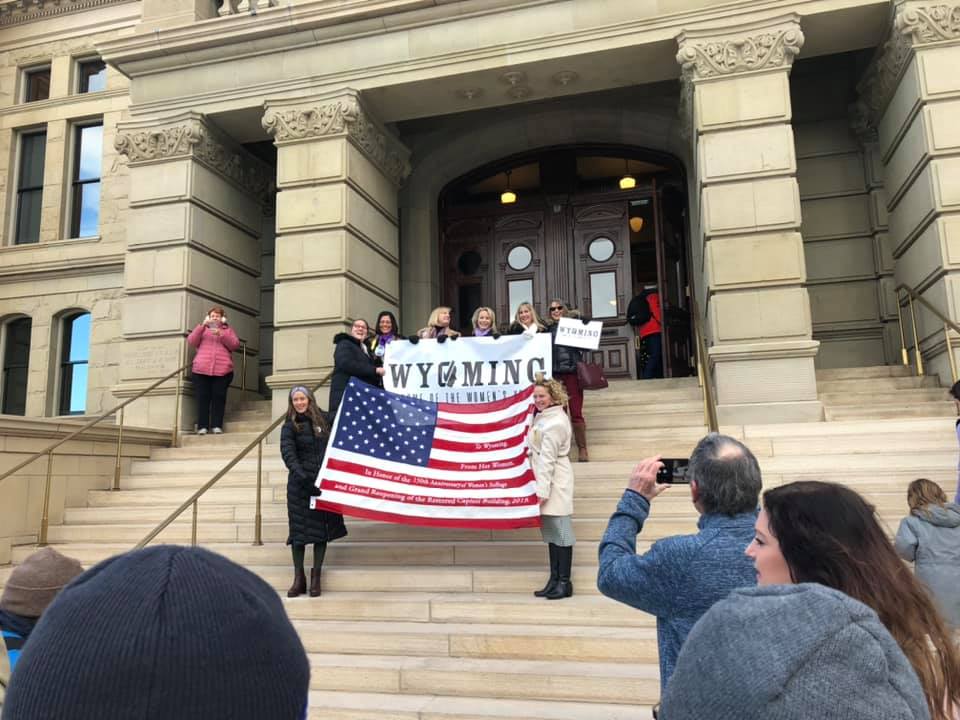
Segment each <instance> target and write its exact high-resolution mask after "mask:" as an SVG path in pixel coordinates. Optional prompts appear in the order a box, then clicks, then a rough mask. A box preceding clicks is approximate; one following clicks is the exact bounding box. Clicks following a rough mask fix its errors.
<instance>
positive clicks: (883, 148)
mask: <svg viewBox="0 0 960 720" xmlns="http://www.w3.org/2000/svg"><path fill="white" fill-rule="evenodd" d="M958 66H960V3H958V2H939V3H938V2H928V1H924V0H893V1H891V0H803V1H800V0H797V1H796V2H784V1H783V0H739V1H737V2H715V1H713V0H670V1H667V0H660V1H657V2H637V1H636V0H612V1H611V0H527V1H524V2H504V1H503V0H459V1H458V2H446V1H441V0H385V1H384V0H378V1H374V0H361V1H360V2H354V3H349V4H344V3H333V2H330V1H329V0H297V1H296V2H286V3H283V4H277V3H276V2H273V0H270V1H269V2H268V1H267V0H227V1H226V2H222V3H221V4H219V5H217V3H216V2H214V0H175V1H171V0H164V1H161V0H142V1H141V2H129V1H124V0H61V1H60V2H53V1H52V0H32V1H31V2H23V1H22V0H18V1H17V2H0V158H2V162H0V190H2V194H0V229H2V243H0V330H2V332H0V359H2V360H3V362H4V367H3V371H4V376H3V378H4V385H3V388H2V389H0V393H2V394H0V401H3V402H4V407H5V408H9V409H7V410H6V412H13V413H15V414H25V415H28V416H55V415H59V414H65V413H74V414H77V413H86V414H92V413H95V412H97V411H100V410H103V409H106V408H108V407H109V406H110V405H111V404H112V403H113V402H114V401H115V400H116V399H117V398H123V397H128V396H130V395H131V394H133V393H136V392H137V391H138V390H140V389H141V388H143V387H145V386H147V385H148V384H150V383H151V382H153V381H154V380H155V379H156V378H159V377H161V376H163V375H164V374H166V373H168V372H170V371H172V370H174V369H175V368H176V367H178V366H179V365H180V364H182V363H184V362H185V361H186V360H187V359H188V357H189V355H188V350H187V348H186V343H185V337H186V335H187V333H188V332H189V331H190V329H191V328H192V327H193V326H194V325H195V324H196V323H197V322H198V321H199V320H200V319H201V318H202V317H203V315H204V314H205V312H206V309H207V308H208V307H209V306H210V305H213V304H220V305H223V306H225V307H226V308H227V313H228V315H229V316H230V319H231V322H232V324H233V325H234V326H235V328H236V329H237V332H238V334H239V335H240V337H241V338H242V339H243V340H244V342H245V350H246V354H247V358H248V360H247V362H246V364H245V366H244V367H245V368H246V375H245V377H244V378H243V379H242V380H241V378H240V377H238V378H237V379H236V380H235V384H237V385H238V388H239V386H240V385H241V384H242V385H243V386H245V387H246V388H248V390H249V391H251V392H252V391H256V390H257V389H259V390H260V391H262V392H268V393H272V394H273V396H274V398H275V405H276V406H277V409H278V410H279V408H280V407H281V406H282V405H283V403H285V396H286V393H287V390H288V388H289V387H290V386H291V385H293V384H299V383H304V382H307V383H309V382H314V381H318V380H320V379H321V378H322V377H323V376H324V375H325V374H326V372H327V371H328V370H329V368H330V366H331V362H332V352H331V351H332V338H333V336H334V335H335V334H336V333H337V332H340V331H343V330H344V329H345V328H347V327H348V326H349V324H350V323H351V322H352V320H353V319H354V318H357V317H364V318H368V319H373V318H374V317H376V315H377V313H378V312H379V311H380V310H383V309H389V310H392V311H394V312H396V313H397V314H398V315H399V317H400V319H401V324H402V326H403V328H404V329H405V330H407V329H409V331H411V332H412V331H413V330H415V329H416V328H417V327H420V326H422V325H423V323H424V321H425V320H426V317H427V315H428V314H429V311H430V309H431V308H432V307H433V306H434V305H437V304H440V303H444V304H449V305H451V306H453V307H454V309H455V311H458V313H459V315H460V316H461V317H460V319H459V322H463V321H464V320H465V319H466V317H465V316H467V315H469V311H470V310H472V308H473V307H475V306H476V305H477V304H478V303H479V301H480V300H483V302H482V304H485V305H491V306H493V307H494V308H495V309H496V310H497V312H498V314H499V315H500V316H501V317H500V320H501V322H502V321H503V320H505V319H506V318H504V315H509V314H510V311H511V310H512V309H513V308H514V307H515V305H516V301H517V300H518V299H519V298H520V297H521V295H522V294H523V293H526V294H529V295H530V296H531V297H530V298H529V299H531V300H533V301H534V302H535V303H536V304H537V306H538V308H539V309H540V310H545V309H546V305H547V303H548V301H549V300H550V298H553V297H565V298H568V299H569V300H570V301H571V302H572V303H573V304H575V305H577V306H579V307H581V308H582V309H584V311H585V312H587V313H588V314H591V315H594V316H596V317H602V318H604V320H605V328H606V334H605V336H604V341H603V344H602V346H601V352H600V353H599V354H598V359H601V360H602V361H603V362H604V363H605V364H607V367H608V370H609V371H610V374H612V375H617V374H622V375H630V374H633V373H635V372H636V359H635V357H634V355H633V351H632V342H633V338H632V334H631V332H630V330H629V327H628V326H627V325H626V321H625V312H626V305H627V303H629V300H630V298H631V297H632V295H633V294H634V293H635V292H637V291H638V290H639V289H641V288H642V286H643V285H644V284H651V283H652V284H656V285H658V286H659V287H660V291H661V293H662V294H663V295H664V296H665V300H666V304H667V306H668V308H669V309H670V310H671V312H672V315H671V328H670V330H669V332H670V333H672V336H671V339H670V343H669V345H670V347H669V348H668V351H667V354H668V356H669V357H668V358H667V359H668V361H669V362H668V365H669V369H670V371H671V372H673V373H674V374H683V373H685V372H688V371H689V363H688V356H689V348H690V345H691V343H690V335H691V333H692V328H693V327H694V325H695V323H693V322H691V321H692V320H693V318H692V317H691V313H692V312H693V311H694V310H693V309H694V307H696V308H698V312H699V319H700V321H701V324H702V326H703V328H704V333H705V337H706V339H707V344H708V346H709V365H710V371H711V373H712V376H713V377H714V379H715V381H716V386H717V393H718V398H717V399H718V403H719V409H720V415H721V420H722V421H726V422H756V421H777V420H782V421H786V420H798V419H799V420H818V419H820V418H821V417H822V406H821V404H820V402H819V401H818V396H817V387H816V379H815V374H814V371H815V368H816V367H821V366H822V367H837V366H856V365H872V364H882V363H885V362H891V363H892V362H899V361H900V358H901V340H900V332H899V329H898V325H897V322H896V318H897V303H896V300H895V288H896V287H897V285H898V284H900V283H905V284H907V285H909V286H911V287H913V288H916V290H917V291H918V292H919V293H921V294H922V295H923V296H924V297H925V298H927V299H928V300H929V301H930V302H931V303H932V304H934V305H935V306H936V307H938V308H941V309H942V310H943V311H945V312H946V313H947V314H948V316H949V317H950V318H952V319H953V320H960V298H958V297H956V295H957V293H956V292H955V288H957V287H958V286H957V279H958V278H960V250H958V247H960V245H958V243H960V222H958V221H957V218H958V217H960V215H958V213H957V211H958V208H960V152H958V150H960V135H958V131H957V129H956V128H957V127H960V123H958V119H960V74H958V73H957V72H956V71H955V68H956V67H958ZM45 84H46V86H45ZM621 175H628V176H630V177H631V178H632V179H633V180H634V181H635V187H634V188H633V189H631V192H632V194H628V195H623V196H618V195H617V192H618V191H619V187H620V186H618V185H617V181H618V177H619V176H621ZM511 182H513V183H514V185H513V186H511V185H510V183H511ZM507 188H510V189H512V190H516V191H517V193H518V194H519V195H520V197H521V201H520V202H519V203H518V204H517V205H516V206H515V207H503V206H501V205H500V203H499V202H498V198H499V193H500V190H503V189H507ZM618 198H619V199H618ZM644 213H648V214H646V215H645V214H644ZM644 228H646V230H644ZM644 233H651V234H650V235H645V234H644ZM644 243H648V245H646V246H645V245H644ZM517 248H521V250H518V251H517V253H516V254H513V253H514V251H515V250H517ZM608 250H609V252H608ZM954 251H957V252H954ZM688 289H689V290H688ZM688 292H689V293H692V295H693V296H694V297H695V298H696V301H697V302H696V304H694V303H693V302H691V299H690V297H688ZM919 325H920V336H921V342H920V344H921V349H922V354H923V358H924V360H925V363H926V365H927V368H928V370H929V371H932V372H939V373H940V375H941V377H942V378H943V379H945V380H946V379H948V375H949V372H950V371H949V363H948V362H947V356H946V347H945V343H944V334H943V328H942V323H940V322H939V321H938V320H936V319H935V318H934V316H933V315H929V314H927V315H925V314H923V313H921V315H920V322H919ZM87 328H88V329H87ZM84 331H86V333H87V334H86V335H84V334H83V333H84ZM240 374H241V373H238V376H239V375H240ZM22 379H23V380H25V382H22V381H21V380H22ZM17 383H20V386H22V388H23V389H22V391H19V390H17V389H16V388H17V387H18V385H17ZM184 392H185V393H186V395H187V400H188V402H189V395H190V387H189V384H187V385H186V386H185V387H184ZM241 394H242V393H234V397H239V396H241ZM21 395H22V397H21ZM174 405H175V403H174V397H173V390H172V389H170V390H169V391H167V392H166V394H162V393H161V394H158V395H156V396H152V397H151V398H150V399H149V400H148V401H146V402H143V403H137V404H135V405H134V406H131V409H130V410H131V414H130V416H129V418H128V419H129V421H130V422H133V423H135V424H140V425H147V426H158V427H160V426H165V425H166V424H167V423H168V422H170V420H171V419H172V414H173V412H174V410H173V408H174ZM189 415H190V413H189V412H188V413H185V414H184V417H185V420H184V424H185V425H188V424H189V422H188V418H189Z"/></svg>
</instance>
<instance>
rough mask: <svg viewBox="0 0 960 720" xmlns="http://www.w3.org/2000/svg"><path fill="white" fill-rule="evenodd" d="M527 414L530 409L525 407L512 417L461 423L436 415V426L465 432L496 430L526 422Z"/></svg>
mask: <svg viewBox="0 0 960 720" xmlns="http://www.w3.org/2000/svg"><path fill="white" fill-rule="evenodd" d="M529 414H530V410H529V408H527V409H525V410H524V411H523V412H521V413H517V414H516V415H514V416H513V417H509V418H505V419H503V420H498V421H496V422H490V423H462V422H457V421H456V420H447V419H446V418H442V417H437V427H438V428H443V429H444V430H457V431H459V432H467V433H481V432H495V431H497V430H506V429H507V428H512V427H516V426H517V425H519V424H521V423H524V422H526V419H527V415H529Z"/></svg>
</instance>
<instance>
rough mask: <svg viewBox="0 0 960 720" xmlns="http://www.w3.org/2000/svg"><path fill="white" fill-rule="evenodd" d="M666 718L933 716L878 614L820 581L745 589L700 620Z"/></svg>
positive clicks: (672, 687) (671, 688)
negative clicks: (819, 582)
mask: <svg viewBox="0 0 960 720" xmlns="http://www.w3.org/2000/svg"><path fill="white" fill-rule="evenodd" d="M659 718H660V720H705V719H706V718H709V720H810V719H811V718H816V719H817V720H929V718H930V712H929V710H928V708H927V701H926V697H925V695H924V691H923V688H922V687H921V686H920V681H919V680H918V679H917V675H916V673H915V672H914V671H913V667H912V666H911V664H910V662H909V661H908V660H907V658H906V656H905V655H904V654H903V652H902V651H901V650H900V646H899V645H898V644H897V642H896V640H894V639H893V637H892V636H891V635H890V633H889V632H888V631H887V629H886V628H885V627H884V625H883V623H882V622H880V619H879V618H878V617H877V614H876V613H875V612H874V611H873V610H871V609H870V608H869V607H867V606H866V605H864V604H863V603H861V602H859V601H857V600H854V599H852V598H850V597H848V596H846V595H844V594H843V593H841V592H840V591H838V590H834V589H832V588H828V587H824V586H823V585H819V584H816V583H805V584H801V585H766V586H761V587H755V588H743V589H741V590H736V591H734V592H733V593H731V594H730V596H729V597H727V598H726V599H725V600H721V601H720V602H718V603H717V604H716V605H714V606H713V607H712V608H711V609H710V610H709V611H708V612H707V613H706V615H704V616H703V617H702V618H701V619H700V621H699V622H698V623H697V624H696V625H695V626H694V628H693V630H692V631H691V632H690V635H689V636H688V637H687V641H686V643H685V644H684V646H683V650H681V652H680V657H679V658H678V659H677V666H676V670H675V671H674V673H673V676H672V677H671V678H670V682H669V684H668V685H667V689H666V692H665V694H664V695H663V698H662V701H661V705H660V713H659Z"/></svg>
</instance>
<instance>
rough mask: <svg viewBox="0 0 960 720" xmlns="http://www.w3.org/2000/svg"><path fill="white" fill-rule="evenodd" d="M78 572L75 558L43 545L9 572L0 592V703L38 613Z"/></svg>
mask: <svg viewBox="0 0 960 720" xmlns="http://www.w3.org/2000/svg"><path fill="white" fill-rule="evenodd" d="M82 572H83V567H82V566H81V565H80V563H79V562H78V561H76V560H74V559H73V558H69V557H67V556H66V555H62V554H60V553H58V552H57V551H56V550H54V549H53V548H51V547H45V548H43V549H41V550H38V551H37V552H35V553H33V554H32V555H30V557H28V558H27V559H26V560H24V561H23V562H22V563H20V564H19V565H17V566H16V567H15V568H14V569H13V572H11V573H10V577H9V578H7V582H6V585H5V586H4V588H3V595H2V596H0V636H2V638H3V639H2V640H0V707H2V706H3V702H4V696H5V694H6V689H7V686H8V685H9V684H10V674H11V673H12V672H13V669H14V668H15V667H16V666H17V662H18V661H19V658H20V654H21V653H22V652H23V648H24V646H25V645H26V644H27V641H28V640H29V639H30V635H31V633H32V632H33V628H34V626H36V624H37V621H38V620H39V618H40V616H41V615H43V612H44V611H45V610H46V609H47V606H48V605H50V603H51V602H53V598H55V597H56V595H57V593H58V592H60V591H61V590H62V589H63V587H64V586H65V585H66V584H67V583H68V582H70V581H71V580H73V579H74V578H75V577H76V576H77V575H79V574H80V573H82Z"/></svg>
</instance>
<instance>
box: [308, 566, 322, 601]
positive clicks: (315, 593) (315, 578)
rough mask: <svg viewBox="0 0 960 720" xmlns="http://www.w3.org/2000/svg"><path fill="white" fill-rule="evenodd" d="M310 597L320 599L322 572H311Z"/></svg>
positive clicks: (314, 570)
mask: <svg viewBox="0 0 960 720" xmlns="http://www.w3.org/2000/svg"><path fill="white" fill-rule="evenodd" d="M310 597H320V571H319V570H317V569H315V568H312V569H311V570H310Z"/></svg>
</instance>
